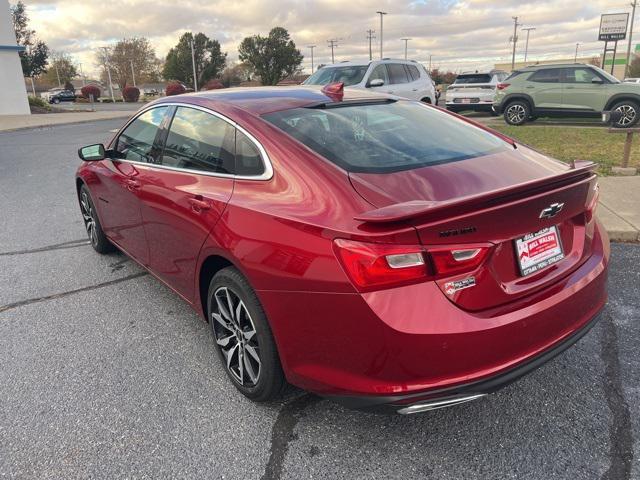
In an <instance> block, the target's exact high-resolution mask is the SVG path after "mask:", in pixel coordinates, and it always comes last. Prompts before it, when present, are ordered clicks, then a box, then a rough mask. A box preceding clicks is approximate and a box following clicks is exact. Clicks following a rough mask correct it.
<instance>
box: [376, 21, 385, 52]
mask: <svg viewBox="0 0 640 480" xmlns="http://www.w3.org/2000/svg"><path fill="white" fill-rule="evenodd" d="M376 13H377V14H378V15H380V60H382V19H383V18H384V16H385V15H386V14H387V12H381V11H377V12H376Z"/></svg>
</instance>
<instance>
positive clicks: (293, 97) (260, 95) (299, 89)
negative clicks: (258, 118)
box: [154, 85, 396, 115]
mask: <svg viewBox="0 0 640 480" xmlns="http://www.w3.org/2000/svg"><path fill="white" fill-rule="evenodd" d="M322 88H323V86H321V85H295V86H282V87H237V88H225V89H219V90H208V91H205V92H198V93H184V94H182V95H175V96H169V97H163V98H161V99H158V100H156V101H155V102H154V104H162V103H172V102H185V103H193V104H196V105H201V106H205V107H206V106H213V104H214V103H215V104H224V105H227V106H230V107H235V108H239V109H241V110H244V111H246V112H249V113H252V114H254V115H263V114H265V113H271V112H278V111H281V110H289V109H292V108H300V107H309V106H312V105H321V104H327V103H336V99H335V97H331V96H329V95H327V94H325V93H323V92H322ZM385 98H396V97H394V96H392V95H384V94H380V93H373V92H370V91H368V90H357V89H350V88H345V89H344V96H343V98H342V101H359V100H362V101H367V100H368V101H371V100H384V99H385Z"/></svg>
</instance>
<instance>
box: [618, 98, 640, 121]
mask: <svg viewBox="0 0 640 480" xmlns="http://www.w3.org/2000/svg"><path fill="white" fill-rule="evenodd" d="M611 111H612V112H615V111H618V112H620V113H622V118H620V120H618V121H617V122H611V126H612V127H614V128H631V127H633V126H634V125H635V124H636V123H638V120H639V119H640V108H639V107H638V104H637V103H636V102H633V101H631V100H622V101H621V102H618V103H616V104H615V105H614V106H613V107H611Z"/></svg>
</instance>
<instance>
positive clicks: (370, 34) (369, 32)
mask: <svg viewBox="0 0 640 480" xmlns="http://www.w3.org/2000/svg"><path fill="white" fill-rule="evenodd" d="M375 32H376V31H375V30H371V29H369V30H367V40H369V61H371V60H373V52H372V51H371V40H372V39H374V38H376V36H375V35H374V33H375Z"/></svg>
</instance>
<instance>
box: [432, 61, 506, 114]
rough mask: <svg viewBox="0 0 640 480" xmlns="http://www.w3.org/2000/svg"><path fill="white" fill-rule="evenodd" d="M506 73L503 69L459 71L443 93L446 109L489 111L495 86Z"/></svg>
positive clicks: (454, 110) (453, 110) (502, 79)
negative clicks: (444, 93)
mask: <svg viewBox="0 0 640 480" xmlns="http://www.w3.org/2000/svg"><path fill="white" fill-rule="evenodd" d="M508 75H509V74H508V73H507V72H505V71H504V70H491V71H490V72H474V73H461V74H460V75H458V76H457V77H456V81H455V82H453V83H452V84H451V85H449V88H447V93H446V95H445V98H446V104H447V110H451V111H452V112H462V111H463V110H473V111H476V112H491V106H492V105H493V97H494V96H495V94H496V88H497V86H498V84H499V83H500V82H503V81H504V79H505V78H507V76H508Z"/></svg>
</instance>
